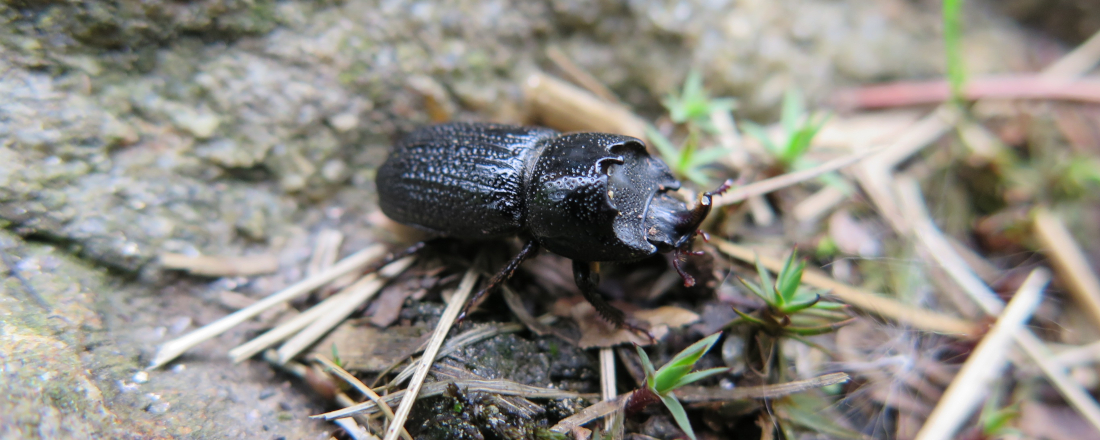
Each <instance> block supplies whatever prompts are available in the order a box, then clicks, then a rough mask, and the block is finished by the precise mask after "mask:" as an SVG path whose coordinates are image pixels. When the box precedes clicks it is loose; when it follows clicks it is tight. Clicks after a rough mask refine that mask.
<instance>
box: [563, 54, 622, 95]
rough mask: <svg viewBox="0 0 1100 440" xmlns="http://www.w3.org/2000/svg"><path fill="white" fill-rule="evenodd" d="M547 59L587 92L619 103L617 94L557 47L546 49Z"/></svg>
mask: <svg viewBox="0 0 1100 440" xmlns="http://www.w3.org/2000/svg"><path fill="white" fill-rule="evenodd" d="M546 57H547V58H550V61H553V62H554V65H555V66H558V68H559V69H561V70H562V72H565V74H566V75H568V76H569V79H571V80H573V82H575V83H577V84H579V85H580V86H581V87H584V89H585V90H588V91H589V92H591V93H592V94H593V95H596V96H598V97H599V98H600V99H602V100H604V101H607V102H614V103H619V98H616V97H615V94H614V93H611V89H608V88H607V86H605V85H603V83H601V82H600V80H598V79H596V77H594V76H592V74H590V73H588V72H587V71H585V70H584V69H582V68H581V66H578V65H577V63H574V62H573V60H572V59H570V58H569V56H568V55H566V54H565V52H562V51H561V49H558V48H557V47H551V48H549V49H546Z"/></svg>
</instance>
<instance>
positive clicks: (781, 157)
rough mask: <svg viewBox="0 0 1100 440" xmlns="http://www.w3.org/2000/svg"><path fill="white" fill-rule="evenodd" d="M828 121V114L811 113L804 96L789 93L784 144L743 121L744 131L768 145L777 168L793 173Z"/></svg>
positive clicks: (782, 120)
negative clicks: (791, 170) (807, 108)
mask: <svg viewBox="0 0 1100 440" xmlns="http://www.w3.org/2000/svg"><path fill="white" fill-rule="evenodd" d="M828 119H829V115H828V114H820V115H818V114H810V113H807V111H806V104H805V101H804V100H803V98H802V94H801V93H799V92H798V91H796V90H788V91H787V93H786V94H785V95H784V96H783V110H782V116H780V119H779V122H780V125H782V127H783V133H784V136H783V140H782V142H774V141H773V140H772V139H771V137H770V136H768V133H767V131H766V130H765V129H764V127H761V126H760V125H759V124H756V123H753V122H751V121H743V122H741V130H743V131H744V132H745V134H747V135H749V136H752V137H753V138H755V139H756V140H757V141H759V142H760V143H761V144H762V145H764V148H765V149H766V150H767V151H768V152H769V153H771V154H772V156H773V157H774V158H775V161H776V165H778V166H779V167H780V168H782V169H784V170H790V169H794V168H798V167H800V166H801V165H803V164H801V163H800V162H801V161H802V159H803V158H802V156H803V155H805V154H806V151H808V150H809V149H810V145H811V143H812V141H813V139H814V136H817V133H818V132H819V131H821V127H823V126H824V125H825V122H826V121H828Z"/></svg>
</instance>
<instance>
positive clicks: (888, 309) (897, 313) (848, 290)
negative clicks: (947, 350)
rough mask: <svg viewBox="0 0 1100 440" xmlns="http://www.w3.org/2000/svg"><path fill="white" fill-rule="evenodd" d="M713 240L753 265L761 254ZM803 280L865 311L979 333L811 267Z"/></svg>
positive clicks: (772, 265)
mask: <svg viewBox="0 0 1100 440" xmlns="http://www.w3.org/2000/svg"><path fill="white" fill-rule="evenodd" d="M710 242H711V243H712V244H714V246H715V247H717V248H718V250H719V251H721V252H722V253H724V254H726V255H729V256H731V257H733V258H736V259H738V260H741V261H743V262H745V263H750V264H751V263H752V262H753V261H754V259H755V258H756V257H757V253H756V252H755V251H753V250H752V249H749V248H747V247H744V246H738V245H736V244H733V243H730V242H728V241H725V240H722V239H720V238H711V240H710ZM759 258H760V263H761V264H763V265H764V267H766V268H768V270H771V271H773V272H776V273H778V272H779V271H780V270H781V269H782V268H783V262H782V261H780V260H779V259H778V258H772V257H768V256H764V255H760V256H759ZM802 282H803V283H806V284H809V285H811V286H814V287H817V288H819V289H829V290H830V292H829V294H830V295H832V296H834V297H836V298H838V299H840V300H841V301H843V302H845V303H847V304H850V305H852V306H854V307H857V308H859V309H861V310H863V311H866V312H868V313H873V314H876V315H879V316H882V317H884V318H888V319H891V320H894V321H897V322H900V323H904V324H908V325H911V326H913V327H914V328H917V329H920V330H923V331H928V332H935V333H944V334H954V335H973V334H976V333H977V332H978V329H977V327H976V326H975V325H974V324H972V323H970V322H967V321H965V320H962V319H958V318H954V317H951V316H947V315H942V314H939V313H936V312H933V311H930V310H925V309H921V308H918V307H914V306H911V305H909V304H905V303H902V302H900V301H897V300H893V299H890V298H885V297H882V296H879V295H876V294H873V293H870V292H865V291H863V290H860V289H857V288H855V287H852V286H849V285H847V284H844V283H841V282H839V281H836V280H834V279H832V278H830V277H829V276H828V275H825V274H823V273H821V272H818V271H814V270H811V269H809V268H807V269H806V271H805V273H803V275H802Z"/></svg>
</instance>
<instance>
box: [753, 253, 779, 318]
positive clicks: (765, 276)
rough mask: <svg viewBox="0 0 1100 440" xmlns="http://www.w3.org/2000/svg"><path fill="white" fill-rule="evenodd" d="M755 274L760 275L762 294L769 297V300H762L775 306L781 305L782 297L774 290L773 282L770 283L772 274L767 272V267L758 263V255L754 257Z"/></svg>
mask: <svg viewBox="0 0 1100 440" xmlns="http://www.w3.org/2000/svg"><path fill="white" fill-rule="evenodd" d="M756 274H757V275H758V276H760V287H762V288H763V289H764V294H765V295H767V296H768V297H769V298H771V299H770V300H769V299H764V301H767V302H768V304H772V305H775V306H776V307H782V306H783V303H784V301H783V298H782V297H781V296H779V295H778V294H777V293H776V292H775V284H774V283H772V276H771V274H770V273H768V269H767V268H765V267H764V265H763V264H762V263H760V257H759V256H757V257H756Z"/></svg>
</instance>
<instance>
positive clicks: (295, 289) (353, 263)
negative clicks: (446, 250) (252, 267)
mask: <svg viewBox="0 0 1100 440" xmlns="http://www.w3.org/2000/svg"><path fill="white" fill-rule="evenodd" d="M385 254H386V247H385V246H382V245H374V246H371V247H369V248H366V249H363V250H361V251H359V252H356V253H354V254H352V255H350V256H348V257H347V258H344V259H343V260H341V261H340V262H339V263H336V265H335V266H332V267H331V268H329V269H328V270H325V271H323V272H321V273H319V274H317V275H315V276H312V277H308V278H306V279H304V280H302V281H299V282H297V283H295V284H293V285H291V286H290V287H287V288H286V289H283V290H281V291H279V292H276V293H273V294H271V295H269V296H268V297H267V298H264V299H263V300H261V301H258V302H257V303H256V304H253V305H251V306H249V307H246V308H244V309H241V310H238V311H236V312H234V313H232V314H230V315H229V316H226V317H224V318H222V319H219V320H217V321H214V322H212V323H210V324H207V325H205V326H203V327H202V328H199V329H197V330H195V331H193V332H191V333H188V334H186V335H183V336H182V337H179V338H176V339H173V340H171V341H168V342H167V343H165V344H164V345H162V346H160V349H159V350H157V354H156V355H155V356H154V357H153V361H152V362H151V363H150V365H149V368H157V367H160V366H162V365H164V364H166V363H168V362H170V361H171V360H172V359H175V358H176V357H178V356H179V355H181V354H183V353H184V352H185V351H187V350H190V349H191V347H194V346H196V345H198V344H200V343H202V342H203V341H206V340H207V339H210V338H213V337H215V336H217V335H220V334H222V333H223V332H225V331H226V330H229V329H230V328H233V327H234V326H236V325H238V324H240V323H242V322H245V321H247V320H249V319H252V318H254V317H255V316H256V315H259V314H260V313H262V312H263V311H264V310H267V309H269V308H271V307H274V306H276V305H279V304H282V303H284V302H287V301H290V300H292V299H294V298H297V297H299V296H301V295H304V294H306V293H309V292H310V291H311V290H313V289H316V288H318V287H321V286H323V285H324V284H325V283H328V282H329V281H332V280H334V279H336V278H337V277H340V276H341V275H344V274H346V273H350V272H352V271H354V270H358V269H361V268H363V267H364V266H366V265H367V264H368V263H370V262H371V261H374V260H377V259H379V258H381V257H382V256H383V255H385Z"/></svg>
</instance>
